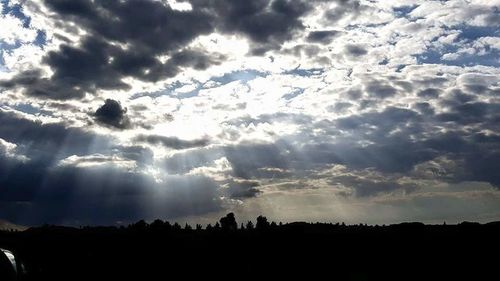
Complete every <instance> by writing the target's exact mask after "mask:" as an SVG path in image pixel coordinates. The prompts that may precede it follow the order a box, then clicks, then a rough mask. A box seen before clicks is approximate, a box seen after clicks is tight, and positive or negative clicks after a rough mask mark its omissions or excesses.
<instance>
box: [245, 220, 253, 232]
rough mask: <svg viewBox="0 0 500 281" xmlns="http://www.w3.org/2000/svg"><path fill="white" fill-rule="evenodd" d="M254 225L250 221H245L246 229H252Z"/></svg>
mask: <svg viewBox="0 0 500 281" xmlns="http://www.w3.org/2000/svg"><path fill="white" fill-rule="evenodd" d="M253 228H254V227H253V222H252V221H248V222H247V229H248V230H252V229H253Z"/></svg>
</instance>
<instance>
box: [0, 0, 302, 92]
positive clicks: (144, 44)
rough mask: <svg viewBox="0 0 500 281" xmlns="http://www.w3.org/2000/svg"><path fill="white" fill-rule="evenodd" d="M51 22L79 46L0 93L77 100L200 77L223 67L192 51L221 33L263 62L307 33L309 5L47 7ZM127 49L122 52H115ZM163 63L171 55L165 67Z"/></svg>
mask: <svg viewBox="0 0 500 281" xmlns="http://www.w3.org/2000/svg"><path fill="white" fill-rule="evenodd" d="M44 3H45V5H46V6H47V7H48V8H49V9H50V10H51V11H52V12H53V14H52V15H51V16H52V20H53V21H54V22H55V23H56V25H58V26H60V27H61V28H63V29H65V30H66V32H70V33H76V32H77V29H83V30H85V31H86V35H85V36H84V37H83V38H82V39H81V42H80V43H79V44H76V43H73V42H70V41H68V42H66V43H63V44H61V45H60V46H59V49H57V50H52V51H49V52H48V53H47V54H46V56H45V57H44V58H43V63H44V64H46V65H48V66H49V67H50V68H51V70H52V71H53V75H52V76H51V77H44V76H43V74H42V73H41V71H40V70H31V71H25V72H22V73H19V74H18V75H16V76H15V77H14V78H13V79H11V80H3V81H0V87H2V88H16V87H21V88H22V89H23V91H24V93H25V94H27V95H30V96H36V97H39V98H51V99H70V98H82V97H83V96H84V95H85V94H86V93H95V92H96V91H98V90H126V89H129V88H130V86H129V85H128V84H127V83H125V82H123V80H122V79H123V78H126V77H134V78H137V79H140V80H142V81H147V82H156V81H159V80H162V79H165V78H169V77H174V76H176V75H177V74H178V73H179V72H180V71H182V69H183V68H193V69H197V70H204V69H207V68H208V67H210V66H211V65H217V64H220V63H222V62H223V61H224V60H225V59H226V57H225V56H224V55H223V54H218V53H212V52H211V51H210V50H197V49H189V48H187V45H188V44H189V43H190V42H192V41H193V40H194V39H195V38H197V37H198V36H200V35H206V34H210V33H212V32H214V31H219V32H223V33H229V34H241V35H244V36H246V37H247V38H249V39H250V41H251V42H252V45H253V49H252V53H253V54H256V55H262V54H264V53H265V52H266V51H267V50H270V49H279V48H280V47H281V44H282V43H283V42H284V41H286V40H289V39H291V38H292V37H293V35H294V34H295V33H296V32H297V31H298V30H302V29H303V28H304V26H303V24H302V21H301V19H300V18H301V17H302V16H303V15H305V14H306V13H307V12H308V11H309V10H310V9H311V7H310V5H309V4H307V1H299V0H297V1H289V0H273V1H270V0H258V1H225V0H224V1H205V0H203V1H199V0H193V1H191V3H192V8H193V9H192V10H189V11H179V10H174V9H172V8H171V7H170V6H169V5H167V4H165V3H162V2H161V1H147V0H130V1H90V0H75V1H62V0H46V1H44ZM116 43H119V44H122V45H126V47H120V46H119V45H118V44H116ZM160 55H168V56H169V57H170V59H168V60H167V61H166V62H162V61H160V60H159V58H158V57H159V56H160Z"/></svg>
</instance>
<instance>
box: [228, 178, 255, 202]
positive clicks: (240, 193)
mask: <svg viewBox="0 0 500 281" xmlns="http://www.w3.org/2000/svg"><path fill="white" fill-rule="evenodd" d="M227 186H228V187H227V189H226V190H225V191H226V193H227V194H228V196H229V197H231V198H237V199H245V198H252V197H255V196H257V195H258V194H259V193H260V190H259V189H258V188H257V187H258V186H260V183H259V182H258V181H252V180H231V181H230V182H229V183H227Z"/></svg>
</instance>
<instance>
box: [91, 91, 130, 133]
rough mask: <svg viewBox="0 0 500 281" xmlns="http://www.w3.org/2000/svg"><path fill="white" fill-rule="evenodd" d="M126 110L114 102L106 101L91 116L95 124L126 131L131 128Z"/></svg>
mask: <svg viewBox="0 0 500 281" xmlns="http://www.w3.org/2000/svg"><path fill="white" fill-rule="evenodd" d="M126 113H127V110H126V109H124V108H122V106H121V104H120V103H119V102H117V101H115V100H112V99H107V100H106V101H105V102H104V104H103V105H102V106H101V107H99V108H98V109H97V110H96V112H95V113H94V114H93V115H94V118H95V119H96V120H97V122H99V123H101V124H104V125H107V126H111V127H114V128H117V129H122V130H123V129H128V128H130V127H131V124H130V120H129V119H128V117H127V115H126Z"/></svg>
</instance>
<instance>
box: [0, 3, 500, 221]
mask: <svg viewBox="0 0 500 281" xmlns="http://www.w3.org/2000/svg"><path fill="white" fill-rule="evenodd" d="M0 10H1V11H2V13H1V16H0V216H1V217H2V218H3V219H7V220H10V221H13V222H16V223H21V224H40V223H62V224H72V225H78V224H119V223H127V222H130V221H135V220H138V219H142V218H144V219H147V220H151V219H155V218H162V219H169V220H178V221H191V222H207V221H213V220H214V218H218V217H219V216H220V215H221V214H223V213H226V212H229V211H233V212H235V213H236V214H237V216H238V217H239V218H241V219H252V218H255V217H256V216H257V215H260V214H264V215H266V216H268V217H269V218H270V219H274V220H282V221H296V220H306V221H333V222H335V221H345V222H350V223H360V222H363V223H365V222H366V223H392V222H400V221H413V220H418V221H424V222H442V221H444V220H446V221H448V222H457V221H462V220H475V221H490V220H499V219H500V190H499V188H500V164H499V163H500V125H499V124H500V78H499V74H500V55H499V54H500V1H499V0H450V1H413V0H412V1H409V0H394V1H375V0H359V1H358V0H352V1H349V0H311V1H300V0H256V1H247V0H241V1H240V0H233V1H230V0H190V1H188V0H186V1H174V0H170V1H166V0H150V1H146V0H144V1H142V0H130V1H111V0H106V1H90V0H73V1H62V0H45V1H41V0H40V1H35V0H33V1H31V0H26V1H24V0H2V1H1V2H0Z"/></svg>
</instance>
